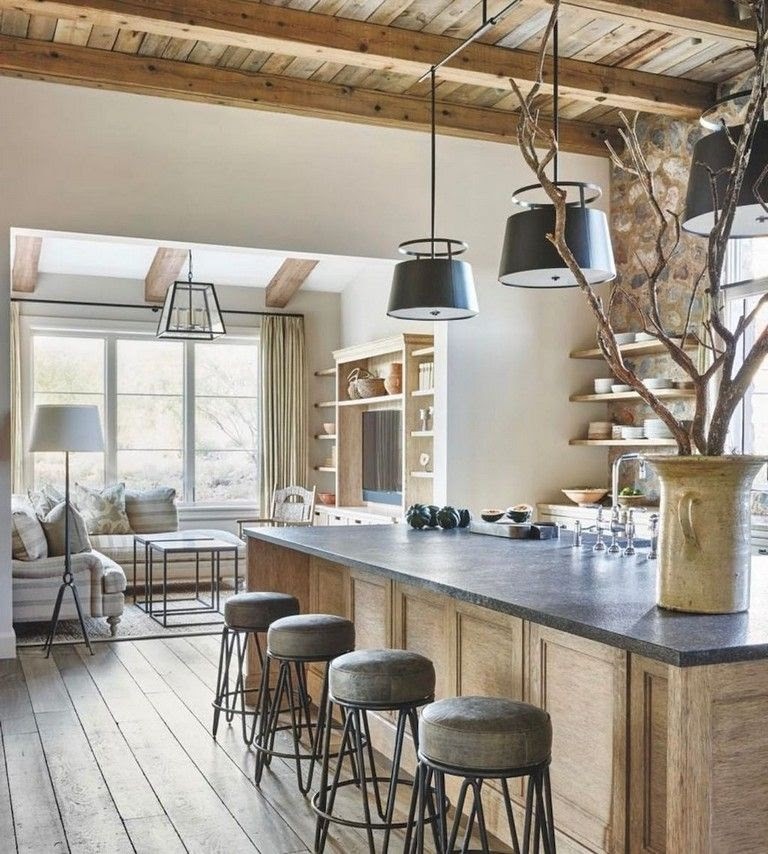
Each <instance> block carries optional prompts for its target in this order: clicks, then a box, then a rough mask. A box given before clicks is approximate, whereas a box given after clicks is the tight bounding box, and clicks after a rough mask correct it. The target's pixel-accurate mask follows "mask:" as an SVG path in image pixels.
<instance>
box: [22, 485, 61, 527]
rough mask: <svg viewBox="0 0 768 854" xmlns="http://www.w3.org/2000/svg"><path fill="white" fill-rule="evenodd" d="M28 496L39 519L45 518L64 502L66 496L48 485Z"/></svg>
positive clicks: (29, 493)
mask: <svg viewBox="0 0 768 854" xmlns="http://www.w3.org/2000/svg"><path fill="white" fill-rule="evenodd" d="M27 496H28V498H29V501H30V503H31V504H32V506H33V507H34V508H35V513H36V514H37V518H38V519H43V518H45V517H46V516H47V515H48V514H49V513H50V512H51V510H53V508H54V507H55V506H56V505H57V504H60V503H61V502H62V501H63V500H64V496H63V495H62V494H61V493H60V492H59V490H58V489H55V488H54V487H53V486H51V485H50V484H47V483H46V484H43V486H41V487H40V489H38V490H34V491H33V490H30V491H29V492H28V493H27Z"/></svg>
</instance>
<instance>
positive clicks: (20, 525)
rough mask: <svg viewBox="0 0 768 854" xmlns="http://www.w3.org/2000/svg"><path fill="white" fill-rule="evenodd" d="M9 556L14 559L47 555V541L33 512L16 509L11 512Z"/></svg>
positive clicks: (39, 557) (35, 558) (39, 558)
mask: <svg viewBox="0 0 768 854" xmlns="http://www.w3.org/2000/svg"><path fill="white" fill-rule="evenodd" d="M11 556H12V557H13V559H14V560H41V559H42V558H44V557H48V541H47V540H46V539H45V532H44V531H43V526H42V525H41V524H40V520H39V519H38V518H37V516H35V515H34V514H33V513H25V512H24V511H23V510H17V511H15V512H14V513H12V514H11Z"/></svg>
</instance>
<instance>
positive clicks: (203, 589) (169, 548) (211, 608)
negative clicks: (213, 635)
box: [133, 531, 239, 628]
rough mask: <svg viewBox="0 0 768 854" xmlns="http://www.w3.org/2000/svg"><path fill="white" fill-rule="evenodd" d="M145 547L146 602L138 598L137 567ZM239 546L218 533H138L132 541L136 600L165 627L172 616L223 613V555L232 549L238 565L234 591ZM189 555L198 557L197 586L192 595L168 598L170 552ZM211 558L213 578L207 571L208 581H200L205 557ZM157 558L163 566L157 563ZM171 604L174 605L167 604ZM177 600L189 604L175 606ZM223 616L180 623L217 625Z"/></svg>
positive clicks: (236, 586)
mask: <svg viewBox="0 0 768 854" xmlns="http://www.w3.org/2000/svg"><path fill="white" fill-rule="evenodd" d="M139 546H143V547H144V574H145V583H144V601H143V602H139V601H137V597H136V581H137V579H136V566H137V560H136V558H137V549H138V548H139ZM238 549H239V546H238V545H235V544H234V543H231V542H228V541H227V540H224V539H217V538H216V537H215V536H211V535H207V534H198V533H196V532H195V531H174V532H169V533H166V534H136V535H135V536H134V540H133V589H134V602H135V603H136V605H137V606H138V607H139V608H141V609H142V610H143V611H145V612H146V613H147V614H149V616H150V617H152V619H153V620H155V622H157V623H159V624H160V625H161V626H163V627H164V628H167V627H168V625H169V622H168V620H169V618H175V617H177V616H183V615H189V614H217V615H218V614H220V613H221V555H222V554H225V553H227V552H232V553H233V557H234V566H235V586H234V589H235V592H237V589H238V581H239V555H238ZM177 554H188V555H193V556H194V559H195V586H194V593H193V595H191V596H186V597H176V596H174V597H173V599H169V597H168V558H169V556H171V555H177ZM208 557H209V558H210V580H209V579H208V573H206V579H205V581H201V563H202V559H205V558H208ZM156 560H157V562H158V564H160V566H157V565H156V563H155V561H156ZM156 572H158V573H159V578H158V580H159V581H160V582H161V590H160V593H159V595H157V596H156V595H155V591H154V583H155V573H156ZM160 573H161V574H160ZM169 603H172V605H173V607H170V608H169V607H168V606H169ZM178 603H190V604H188V605H187V606H186V607H181V608H179V607H176V605H177V604H178ZM220 623H221V619H220V618H217V619H215V620H208V621H197V620H196V621H193V622H177V621H176V620H174V622H173V623H171V625H172V626H173V627H178V626H209V625H218V624H220Z"/></svg>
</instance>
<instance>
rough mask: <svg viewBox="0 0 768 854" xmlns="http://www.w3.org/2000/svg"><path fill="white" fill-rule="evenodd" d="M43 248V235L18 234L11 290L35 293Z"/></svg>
mask: <svg viewBox="0 0 768 854" xmlns="http://www.w3.org/2000/svg"><path fill="white" fill-rule="evenodd" d="M42 248H43V238H42V237H29V236H27V235H22V234H17V235H16V241H15V247H14V253H13V272H12V276H11V290H14V291H18V292H19V293H25V294H31V293H34V291H35V288H36V287H37V271H38V265H39V263H40V251H41V250H42Z"/></svg>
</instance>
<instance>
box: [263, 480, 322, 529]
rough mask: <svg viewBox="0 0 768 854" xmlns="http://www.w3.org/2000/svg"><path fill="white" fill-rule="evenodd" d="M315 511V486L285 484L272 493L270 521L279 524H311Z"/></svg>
mask: <svg viewBox="0 0 768 854" xmlns="http://www.w3.org/2000/svg"><path fill="white" fill-rule="evenodd" d="M314 512H315V487H314V486H313V487H312V489H304V487H302V486H286V487H285V488H284V489H276V490H275V491H274V493H273V495H272V521H273V522H277V523H278V524H281V525H295V524H297V523H301V524H305V525H306V524H311V523H312V519H313V516H314Z"/></svg>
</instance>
